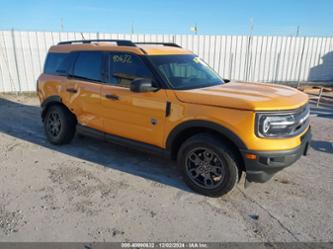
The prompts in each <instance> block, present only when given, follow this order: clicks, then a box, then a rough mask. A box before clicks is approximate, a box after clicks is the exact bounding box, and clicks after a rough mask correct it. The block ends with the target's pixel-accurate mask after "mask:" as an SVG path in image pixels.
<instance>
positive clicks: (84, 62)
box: [72, 52, 103, 82]
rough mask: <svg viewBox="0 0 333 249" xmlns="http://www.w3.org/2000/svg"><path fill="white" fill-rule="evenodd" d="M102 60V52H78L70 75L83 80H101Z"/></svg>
mask: <svg viewBox="0 0 333 249" xmlns="http://www.w3.org/2000/svg"><path fill="white" fill-rule="evenodd" d="M102 60H103V54H102V53H101V52H80V53H79V55H78V57H77V59H76V62H75V65H74V68H73V75H72V76H74V77H77V78H81V79H83V80H91V81H98V82H101V81H102V74H101V71H102Z"/></svg>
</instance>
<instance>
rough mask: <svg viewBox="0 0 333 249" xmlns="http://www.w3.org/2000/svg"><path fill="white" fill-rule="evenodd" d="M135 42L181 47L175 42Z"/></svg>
mask: <svg viewBox="0 0 333 249" xmlns="http://www.w3.org/2000/svg"><path fill="white" fill-rule="evenodd" d="M134 44H138V45H140V44H142V45H145V44H146V45H162V46H167V47H176V48H181V46H179V45H178V44H176V43H173V42H134Z"/></svg>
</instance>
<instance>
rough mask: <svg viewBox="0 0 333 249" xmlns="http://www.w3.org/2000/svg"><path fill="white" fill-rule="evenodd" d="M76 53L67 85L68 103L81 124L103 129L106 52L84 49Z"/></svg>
mask: <svg viewBox="0 0 333 249" xmlns="http://www.w3.org/2000/svg"><path fill="white" fill-rule="evenodd" d="M75 54H76V58H75V60H74V63H73V66H72V69H71V70H70V73H69V75H68V81H67V85H66V91H67V93H68V95H69V97H68V102H69V103H68V105H69V107H70V109H71V111H72V112H73V113H75V115H76V117H77V119H78V122H79V123H80V124H81V125H83V126H87V127H90V128H94V129H97V130H103V121H102V114H101V108H100V105H101V98H100V94H101V88H102V83H103V81H104V74H103V72H104V58H105V53H103V52H99V51H84V52H75Z"/></svg>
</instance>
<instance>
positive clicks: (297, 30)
mask: <svg viewBox="0 0 333 249" xmlns="http://www.w3.org/2000/svg"><path fill="white" fill-rule="evenodd" d="M300 29H301V27H300V26H299V25H298V26H297V29H296V37H298V36H299V33H300Z"/></svg>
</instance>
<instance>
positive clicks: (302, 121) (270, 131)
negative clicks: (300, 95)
mask: <svg viewBox="0 0 333 249" xmlns="http://www.w3.org/2000/svg"><path fill="white" fill-rule="evenodd" d="M309 115H310V109H309V107H308V105H306V106H304V107H302V108H300V109H298V110H295V111H290V112H276V113H268V112H262V113H257V114H256V134H257V136H259V137H277V138H278V137H292V136H296V135H298V134H300V133H302V132H303V131H304V130H305V129H306V128H307V127H308V125H309Z"/></svg>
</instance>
